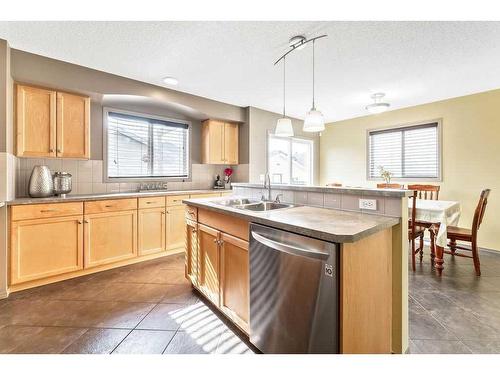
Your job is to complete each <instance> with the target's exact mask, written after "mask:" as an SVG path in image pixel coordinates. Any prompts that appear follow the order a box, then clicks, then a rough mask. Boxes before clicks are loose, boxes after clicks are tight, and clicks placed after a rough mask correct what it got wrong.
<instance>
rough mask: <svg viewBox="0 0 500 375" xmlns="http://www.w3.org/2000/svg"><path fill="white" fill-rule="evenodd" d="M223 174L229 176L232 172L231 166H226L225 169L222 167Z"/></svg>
mask: <svg viewBox="0 0 500 375" xmlns="http://www.w3.org/2000/svg"><path fill="white" fill-rule="evenodd" d="M224 174H225V175H226V176H227V177H230V176H231V175H232V174H233V169H232V168H226V169H224Z"/></svg>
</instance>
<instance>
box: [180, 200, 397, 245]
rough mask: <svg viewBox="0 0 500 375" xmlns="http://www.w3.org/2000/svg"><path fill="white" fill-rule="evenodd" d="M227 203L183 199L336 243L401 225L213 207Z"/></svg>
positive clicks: (361, 217)
mask: <svg viewBox="0 0 500 375" xmlns="http://www.w3.org/2000/svg"><path fill="white" fill-rule="evenodd" d="M226 199H227V198H224V197H223V198H198V199H185V200H183V203H186V204H189V205H191V206H195V207H199V208H204V209H207V210H211V211H216V212H219V213H223V214H228V215H232V216H236V217H239V218H241V219H244V220H248V221H250V222H253V223H258V224H263V225H268V226H271V227H275V228H278V229H284V230H287V231H290V232H294V233H298V234H303V235H306V236H309V237H314V238H318V239H321V240H325V241H330V242H337V243H348V242H356V241H359V240H360V239H362V238H364V237H367V236H369V235H371V234H373V233H376V232H379V231H381V230H383V229H387V228H390V227H392V226H394V225H397V224H399V222H400V218H394V217H388V216H381V215H373V214H365V213H360V212H350V211H341V210H334V209H328V208H319V207H311V206H294V207H290V208H283V209H278V210H271V211H265V212H262V211H261V212H256V211H247V210H241V209H237V208H232V207H228V206H223V205H220V204H217V203H216V201H218V200H226Z"/></svg>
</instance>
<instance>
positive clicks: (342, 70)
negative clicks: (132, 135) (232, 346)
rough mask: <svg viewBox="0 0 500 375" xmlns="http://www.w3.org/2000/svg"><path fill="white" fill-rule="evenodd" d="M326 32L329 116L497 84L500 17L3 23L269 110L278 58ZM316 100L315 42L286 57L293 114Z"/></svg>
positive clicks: (105, 61)
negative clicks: (382, 97)
mask: <svg viewBox="0 0 500 375" xmlns="http://www.w3.org/2000/svg"><path fill="white" fill-rule="evenodd" d="M320 33H326V34H328V38H326V39H322V40H320V41H318V42H317V43H316V57H317V58H316V67H317V71H316V89H317V90H316V96H317V100H316V104H317V107H318V109H320V110H321V111H322V112H323V113H324V115H325V117H326V119H327V120H329V121H333V120H339V119H345V118H352V117H357V116H361V115H364V114H366V111H365V109H364V107H365V105H367V104H369V103H370V102H371V100H370V95H371V94H372V93H374V92H378V91H382V92H385V93H386V94H387V96H386V99H387V101H389V102H390V103H391V108H401V107H407V106H411V105H416V104H421V103H427V102H432V101H436V100H440V99H446V98H450V97H456V96H461V95H466V94H470V93H474V92H480V91H486V90H490V89H495V88H499V87H500V43H498V41H499V40H500V22H337V21H336V22H0V38H3V39H7V40H8V41H9V43H10V45H11V47H13V48H16V49H21V50H25V51H29V52H33V53H36V54H40V55H44V56H49V57H52V58H56V59H60V60H64V61H67V62H71V63H75V64H80V65H83V66H87V67H91V68H94V69H98V70H102V71H106V72H110V73H114V74H118V75H122V76H125V77H129V78H133V79H137V80H140V81H144V82H149V83H152V84H156V85H163V82H162V78H163V77H164V76H174V77H177V78H178V79H179V82H180V83H179V86H178V87H177V88H176V89H177V90H180V91H184V92H188V93H191V94H196V95H200V96H204V97H207V98H211V99H215V100H219V101H223V102H227V103H231V104H235V105H240V106H249V105H251V106H255V107H259V108H263V109H267V110H270V111H275V112H281V109H282V70H281V67H275V66H273V63H274V61H275V60H276V59H277V58H278V57H279V56H280V55H281V54H282V53H283V52H284V51H286V49H287V41H288V39H289V38H290V37H291V36H293V35H295V34H304V35H306V36H307V37H311V36H316V35H319V34H320ZM310 106H311V48H309V47H308V48H305V49H303V50H300V51H297V52H295V53H293V54H292V55H290V56H289V58H287V112H288V113H289V114H290V115H291V116H294V117H298V118H303V117H304V114H305V113H306V111H307V110H308V109H309V108H310Z"/></svg>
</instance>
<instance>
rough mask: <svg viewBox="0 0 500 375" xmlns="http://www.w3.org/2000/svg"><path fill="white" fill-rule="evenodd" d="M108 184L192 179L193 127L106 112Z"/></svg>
mask: <svg viewBox="0 0 500 375" xmlns="http://www.w3.org/2000/svg"><path fill="white" fill-rule="evenodd" d="M104 121H105V123H106V126H105V158H106V161H107V163H106V165H107V168H106V169H107V175H106V176H107V178H108V180H116V179H121V180H128V181H130V180H137V179H166V178H168V179H179V180H181V179H187V178H189V175H190V174H189V173H190V165H189V136H190V131H189V130H190V129H189V123H186V122H183V121H180V120H170V119H164V118H159V117H155V116H148V115H141V114H135V113H130V112H122V111H115V110H111V109H106V110H105V111H104Z"/></svg>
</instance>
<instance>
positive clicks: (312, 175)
mask: <svg viewBox="0 0 500 375" xmlns="http://www.w3.org/2000/svg"><path fill="white" fill-rule="evenodd" d="M271 137H275V138H280V139H285V140H288V141H289V142H290V156H291V152H292V140H293V139H297V140H299V141H306V142H309V143H310V144H311V171H310V173H309V175H310V182H309V184H305V185H300V184H292V183H289V184H279V183H276V182H272V181H271V184H272V185H276V186H288V185H290V186H311V185H313V184H314V140H313V139H311V138H306V137H296V136H293V137H280V136H277V135H274V134H273V132H272V131H268V133H267V138H266V171H267V173H269V175H270V174H271V171H270V170H269V167H270V165H269V140H270V139H271ZM292 170H293V167H292V163H290V181H291V180H292Z"/></svg>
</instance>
